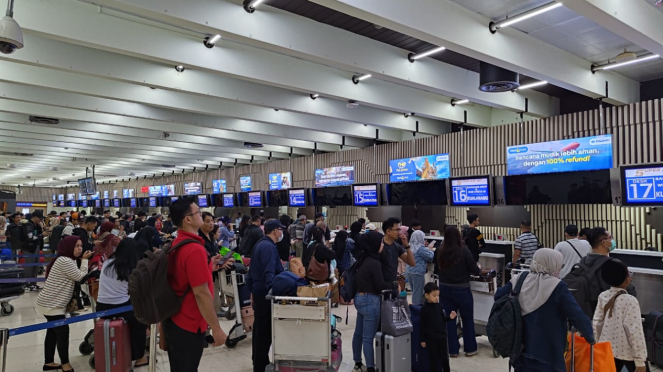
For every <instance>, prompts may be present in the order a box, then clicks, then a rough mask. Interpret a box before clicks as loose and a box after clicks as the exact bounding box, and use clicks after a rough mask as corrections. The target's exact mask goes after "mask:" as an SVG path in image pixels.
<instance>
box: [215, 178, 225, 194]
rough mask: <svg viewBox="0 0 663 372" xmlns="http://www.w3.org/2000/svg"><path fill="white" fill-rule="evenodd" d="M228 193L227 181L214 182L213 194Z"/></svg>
mask: <svg viewBox="0 0 663 372" xmlns="http://www.w3.org/2000/svg"><path fill="white" fill-rule="evenodd" d="M224 192H226V180H212V193H213V194H221V193H224Z"/></svg>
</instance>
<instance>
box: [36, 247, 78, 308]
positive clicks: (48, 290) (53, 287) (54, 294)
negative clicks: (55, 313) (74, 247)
mask: <svg viewBox="0 0 663 372" xmlns="http://www.w3.org/2000/svg"><path fill="white" fill-rule="evenodd" d="M85 275H87V260H86V259H83V260H81V268H80V269H79V268H78V266H77V265H76V261H74V260H72V259H71V258H69V257H63V256H60V257H58V258H56V260H55V263H54V264H53V267H51V270H50V272H49V273H48V278H46V284H45V285H44V289H42V291H41V292H40V293H39V296H38V297H37V305H39V306H42V307H46V308H63V309H64V308H66V307H67V305H68V304H69V302H70V301H71V298H72V296H73V295H74V284H76V282H77V281H79V280H81V279H83V278H84V277H85Z"/></svg>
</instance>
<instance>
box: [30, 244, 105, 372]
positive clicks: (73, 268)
mask: <svg viewBox="0 0 663 372" xmlns="http://www.w3.org/2000/svg"><path fill="white" fill-rule="evenodd" d="M81 255H82V258H83V259H82V260H80V268H79V266H78V265H79V262H78V261H79V259H80V258H81ZM91 256H92V252H91V251H88V252H85V253H83V242H82V241H81V239H80V238H79V237H78V236H68V237H66V238H64V239H62V240H61V241H60V244H58V251H57V257H55V260H53V261H51V263H50V264H49V265H48V267H47V268H46V283H45V284H44V289H43V290H42V291H41V292H40V293H39V296H38V297H37V311H38V312H39V313H40V314H42V315H43V316H44V317H46V320H48V321H49V322H50V321H53V320H62V319H65V318H66V316H65V314H66V312H67V305H69V303H70V302H71V301H72V297H73V295H74V285H75V284H76V282H77V281H79V280H81V279H83V278H84V277H85V275H87V260H88V258H90V257H91ZM56 346H57V349H58V355H59V356H60V362H61V363H62V365H59V364H56V363H55V362H54V360H55V359H54V358H55V348H56ZM58 369H61V370H62V371H64V372H73V371H74V369H73V368H72V366H71V364H69V326H68V325H64V326H60V327H55V328H50V329H48V330H47V331H46V340H45V341H44V368H43V370H44V371H54V370H58Z"/></svg>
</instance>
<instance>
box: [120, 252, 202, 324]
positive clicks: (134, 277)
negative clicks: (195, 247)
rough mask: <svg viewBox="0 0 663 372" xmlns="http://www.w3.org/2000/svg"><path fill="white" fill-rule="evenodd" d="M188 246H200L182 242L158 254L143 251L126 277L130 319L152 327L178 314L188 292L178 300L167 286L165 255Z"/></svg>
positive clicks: (178, 297) (166, 261)
mask: <svg viewBox="0 0 663 372" xmlns="http://www.w3.org/2000/svg"><path fill="white" fill-rule="evenodd" d="M189 243H196V244H200V243H199V242H198V241H197V240H194V239H185V240H182V241H181V242H178V243H177V244H175V245H173V246H166V247H164V248H163V250H161V251H158V252H152V251H147V252H145V258H143V259H141V260H140V261H138V265H137V266H136V268H135V269H134V270H133V271H132V272H131V275H129V298H130V299H131V305H132V306H133V308H134V315H135V316H136V319H138V321H139V322H141V323H143V324H148V325H150V324H156V323H159V322H163V321H164V320H166V319H168V318H170V317H172V316H173V315H175V314H177V313H178V312H179V311H180V307H181V306H182V301H183V299H184V296H186V294H187V293H188V292H189V290H190V289H191V288H187V290H186V291H185V292H184V294H182V296H178V295H177V293H175V291H174V290H173V288H171V287H170V284H168V254H169V253H170V252H172V251H174V250H176V249H177V248H179V247H182V246H184V245H186V244H189Z"/></svg>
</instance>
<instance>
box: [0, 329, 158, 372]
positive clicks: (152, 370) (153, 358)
mask: <svg viewBox="0 0 663 372" xmlns="http://www.w3.org/2000/svg"><path fill="white" fill-rule="evenodd" d="M161 337H165V336H164V335H161ZM156 365H157V325H156V324H152V325H150V364H149V366H148V368H147V370H148V372H156V370H157V367H156ZM2 372H4V370H3V371H2Z"/></svg>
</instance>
